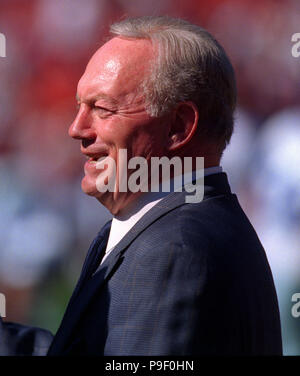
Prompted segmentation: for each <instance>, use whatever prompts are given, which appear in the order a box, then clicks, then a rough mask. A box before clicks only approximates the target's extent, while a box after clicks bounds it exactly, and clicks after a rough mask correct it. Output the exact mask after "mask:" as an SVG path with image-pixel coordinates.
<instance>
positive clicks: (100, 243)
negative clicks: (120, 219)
mask: <svg viewBox="0 0 300 376" xmlns="http://www.w3.org/2000/svg"><path fill="white" fill-rule="evenodd" d="M110 228H111V221H109V222H107V223H106V224H105V225H104V226H103V227H102V229H101V231H100V232H99V233H98V235H97V236H96V238H95V239H94V241H93V243H94V244H93V245H91V246H92V254H93V255H91V256H92V257H93V259H92V260H91V262H90V263H89V265H88V268H87V271H86V276H87V278H89V277H90V276H92V275H93V273H94V272H95V271H96V269H97V268H98V266H99V265H100V263H101V261H102V258H103V257H104V254H105V250H106V246H107V242H108V237H109V233H110Z"/></svg>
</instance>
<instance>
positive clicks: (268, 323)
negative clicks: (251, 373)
mask: <svg viewBox="0 0 300 376" xmlns="http://www.w3.org/2000/svg"><path fill="white" fill-rule="evenodd" d="M111 32H112V34H113V37H112V38H111V39H110V40H109V41H108V42H107V43H105V44H104V45H103V46H102V47H101V48H100V49H99V50H98V51H96V53H95V54H94V56H93V57H92V58H91V60H90V62H89V63H88V65H87V68H86V71H85V72H84V74H83V76H82V77H81V79H80V81H79V83H78V91H77V100H78V105H79V111H78V114H77V117H76V119H75V120H74V122H73V123H72V124H71V126H70V129H69V134H70V136H71V137H73V138H75V139H77V140H80V141H81V152H82V153H83V154H84V155H85V156H87V158H88V160H87V162H86V163H85V167H84V171H85V176H84V178H83V180H82V189H83V191H84V192H85V193H86V194H88V195H91V196H93V197H95V198H96V199H97V200H98V201H99V202H100V203H101V204H103V205H104V206H106V208H108V209H109V210H110V212H111V213H112V214H113V219H112V221H110V222H109V223H107V224H106V225H105V226H104V228H102V230H101V231H100V233H99V234H98V235H97V237H96V238H95V240H94V241H93V243H92V245H91V247H90V249H89V252H88V254H87V257H86V260H85V263H84V266H83V269H82V273H81V276H80V279H79V282H78V284H77V286H76V288H75V291H74V293H73V295H72V297H71V300H70V302H69V305H68V308H67V310H66V313H65V315H64V318H63V321H62V323H61V326H60V328H59V330H58V332H57V334H56V336H55V338H54V341H53V343H52V345H51V347H50V350H49V353H48V354H49V355H76V354H80V355H81V354H82V355H85V354H96V355H206V354H210V355H211V354H212V355H214V354H236V355H243V354H245V355H246V354H247V355H257V354H260V355H264V354H267V355H270V354H272V355H276V354H281V351H282V348H281V347H282V345H281V331H280V319H279V312H278V305H277V297H276V292H275V288H274V284H273V279H272V274H271V271H270V268H269V265H268V262H267V259H266V255H265V252H264V250H263V248H262V246H261V244H260V242H259V240H258V238H257V235H256V233H255V231H254V229H253V228H252V226H251V224H250V223H249V221H248V219H247V218H246V216H245V214H244V212H243V211H242V209H241V207H240V205H239V203H238V201H237V198H236V196H235V195H234V194H232V193H231V191H230V187H229V185H228V181H227V177H226V174H225V173H224V172H222V169H221V167H220V159H221V156H222V152H223V150H224V148H225V147H226V145H227V144H228V142H229V140H230V137H231V134H232V130H233V112H234V109H235V103H236V88H235V79H234V73H233V69H232V66H231V64H230V62H229V60H228V58H227V56H226V54H225V52H224V50H223V49H222V47H221V46H220V45H219V44H218V42H217V41H216V40H215V39H214V38H213V37H212V36H211V35H210V34H209V33H208V32H207V31H205V30H204V29H202V28H200V27H198V26H196V25H192V24H189V23H187V22H185V21H182V20H178V19H171V18H167V17H144V18H135V19H127V20H124V21H122V22H120V23H117V24H114V25H112V27H111ZM124 150H126V158H127V160H126V161H125V162H126V163H121V162H120V158H119V155H120V153H121V151H124ZM174 156H176V157H179V159H180V160H184V158H186V157H190V158H192V160H193V164H192V170H194V171H196V169H197V165H196V158H197V157H203V158H204V176H205V177H204V197H203V200H201V202H196V203H188V202H187V200H186V196H187V191H186V190H185V188H183V190H182V191H181V192H180V191H178V190H176V189H175V188H176V187H175V185H176V184H174V180H176V179H173V180H171V181H172V182H173V184H171V186H172V187H173V188H172V190H173V192H163V190H162V189H159V190H158V191H156V192H149V191H148V192H146V190H144V191H143V190H142V189H141V190H140V191H136V190H130V189H127V190H126V189H120V181H121V180H122V178H121V180H120V179H119V180H118V179H113V175H115V176H116V177H118V178H120V177H121V176H122V177H123V178H124V176H127V180H128V181H129V179H130V177H131V176H132V174H133V173H134V171H133V170H132V169H130V168H129V166H128V163H129V161H130V160H132V158H134V157H142V158H143V160H145V161H146V164H147V165H148V166H149V165H150V162H151V160H152V159H153V158H154V157H159V158H162V157H167V158H169V159H170V158H173V157H174ZM108 158H110V159H113V160H114V161H115V162H116V171H113V170H114V169H112V170H110V169H109V167H108V166H107V165H106V166H104V165H105V163H104V164H102V165H101V166H102V168H100V167H101V166H100V167H99V163H100V162H99V160H102V162H103V161H104V162H105V159H108ZM123 162H124V160H123ZM103 167H104V168H103ZM152 174H153V171H152ZM162 175H163V174H160V179H161V181H162V180H163V178H164V177H163V176H162ZM174 175H175V174H174V172H173V175H171V178H175V176H174ZM150 177H151V176H150ZM176 178H178V176H177V177H176ZM109 181H114V185H113V186H114V189H106V190H105V189H104V188H105V187H107V186H108V185H109V184H110V182H109ZM116 181H117V182H116ZM177 181H178V179H177ZM189 182H190V183H192V182H193V176H191V174H190V181H186V180H185V183H189ZM175 190H176V191H175Z"/></svg>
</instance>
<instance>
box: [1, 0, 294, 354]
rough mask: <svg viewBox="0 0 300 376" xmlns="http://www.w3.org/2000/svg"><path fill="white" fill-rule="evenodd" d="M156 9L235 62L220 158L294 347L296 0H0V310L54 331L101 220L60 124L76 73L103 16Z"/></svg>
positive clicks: (71, 105)
mask: <svg viewBox="0 0 300 376" xmlns="http://www.w3.org/2000/svg"><path fill="white" fill-rule="evenodd" d="M160 14H167V15H170V16H175V17H182V18H186V19H188V20H189V21H191V22H194V23H197V24H200V25H202V26H203V27H205V28H207V29H208V30H209V31H210V32H212V33H213V35H215V36H216V38H217V39H218V40H219V41H220V42H221V44H222V45H223V46H224V47H225V50H226V51H227V53H228V55H229V56H230V58H231V60H232V63H233V65H234V68H235V70H236V75H237V83H238V92H239V105H238V110H237V112H236V126H235V132H234V135H233V138H232V141H231V144H230V145H229V147H228V149H227V150H226V151H225V153H224V157H223V161H222V166H223V169H224V170H225V171H226V172H227V173H228V175H229V180H230V182H231V184H232V187H233V190H234V191H235V192H236V193H237V194H238V197H239V199H240V202H241V204H242V206H243V208H244V210H245V211H246V213H247V215H248V216H249V218H250V220H251V222H252V223H253V225H254V227H255V229H256V231H257V233H258V235H259V237H260V239H261V241H262V243H263V245H264V247H265V249H266V253H267V256H268V259H269V262H270V265H271V268H272V271H273V275H274V279H275V284H276V288H277V292H278V297H279V304H280V311H281V317H282V329H283V342H284V352H285V354H300V318H298V319H297V318H294V317H293V316H292V315H291V307H292V304H293V303H292V301H291V297H292V295H293V294H294V293H297V292H300V272H299V270H300V195H299V193H300V168H299V166H300V100H299V98H300V58H298V59H297V58H294V57H293V56H292V55H291V47H292V43H291V36H292V35H293V34H294V33H296V32H300V2H299V1H298V0H286V1H283V0H261V1H257V2H254V1H250V0H210V1H201V0H185V1H182V0H159V1H156V2H150V1H149V0H84V1H83V0H0V32H1V33H3V34H5V36H6V43H7V47H6V48H7V51H6V55H7V57H6V58H0V77H1V80H0V244H1V245H0V292H1V293H4V294H5V295H6V300H7V318H6V319H7V320H9V321H18V322H22V323H24V324H32V325H38V326H42V327H45V328H48V329H50V330H52V331H53V332H55V331H56V329H57V327H58V325H59V322H60V320H61V317H62V314H63V312H64V309H65V306H66V304H67V301H68V299H69V297H70V294H71V292H72V289H73V287H74V284H75V282H76V280H77V278H78V276H79V273H80V269H81V265H82V262H83V260H84V257H85V254H86V251H87V249H88V246H89V243H90V242H91V241H92V239H93V237H94V236H95V234H96V233H97V231H99V229H100V228H101V227H102V225H103V224H104V223H105V222H106V221H107V220H108V219H109V218H110V214H109V213H108V211H107V210H106V209H104V208H103V207H101V206H100V205H98V204H97V203H96V201H94V199H92V198H90V197H86V196H85V195H84V194H83V193H82V192H81V188H80V181H81V178H82V175H83V163H84V160H83V158H82V156H81V154H80V149H79V148H80V145H79V143H78V142H75V141H73V140H71V139H69V137H68V135H67V129H68V126H69V125H70V124H71V122H72V120H73V118H74V116H75V114H76V101H75V93H76V85H77V82H78V79H79V78H80V76H81V75H82V73H83V71H84V68H85V65H86V63H87V61H88V59H89V57H90V55H91V54H92V53H93V52H94V51H95V50H96V49H97V48H98V47H99V46H100V45H101V43H103V41H104V40H105V38H106V37H107V36H108V30H109V24H110V23H111V22H113V21H116V20H120V19H121V18H123V17H125V16H140V15H160ZM253 278H255V276H253ZM246 298H247V297H245V299H246Z"/></svg>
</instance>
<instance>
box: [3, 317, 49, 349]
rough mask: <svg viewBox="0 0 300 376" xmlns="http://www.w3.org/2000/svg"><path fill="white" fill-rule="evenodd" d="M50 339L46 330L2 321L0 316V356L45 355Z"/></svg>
mask: <svg viewBox="0 0 300 376" xmlns="http://www.w3.org/2000/svg"><path fill="white" fill-rule="evenodd" d="M52 339H53V335H52V334H51V333H50V332H49V331H48V330H44V329H39V328H34V327H30V326H24V325H20V324H15V323H10V322H3V321H2V319H1V317H0V356H12V355H14V356H16V355H27V356H31V355H38V356H40V355H41V356H42V355H46V354H47V351H48V349H49V346H50V343H51V342H52Z"/></svg>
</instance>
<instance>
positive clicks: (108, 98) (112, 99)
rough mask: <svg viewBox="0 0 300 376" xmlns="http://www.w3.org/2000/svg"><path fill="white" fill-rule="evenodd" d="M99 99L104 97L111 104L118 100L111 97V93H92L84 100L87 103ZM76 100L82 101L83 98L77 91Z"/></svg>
mask: <svg viewBox="0 0 300 376" xmlns="http://www.w3.org/2000/svg"><path fill="white" fill-rule="evenodd" d="M99 99H103V100H105V101H107V102H109V103H111V104H116V103H117V101H116V100H115V99H114V98H112V97H110V96H109V95H107V94H105V93H98V94H97V95H94V96H93V95H91V96H90V97H89V96H88V97H87V98H86V99H85V100H84V101H83V102H85V103H95V102H97V101H98V100H99ZM76 101H77V102H81V99H80V97H79V95H78V93H76Z"/></svg>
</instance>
